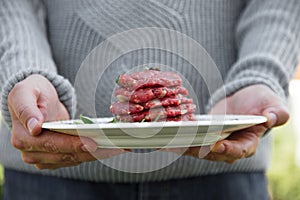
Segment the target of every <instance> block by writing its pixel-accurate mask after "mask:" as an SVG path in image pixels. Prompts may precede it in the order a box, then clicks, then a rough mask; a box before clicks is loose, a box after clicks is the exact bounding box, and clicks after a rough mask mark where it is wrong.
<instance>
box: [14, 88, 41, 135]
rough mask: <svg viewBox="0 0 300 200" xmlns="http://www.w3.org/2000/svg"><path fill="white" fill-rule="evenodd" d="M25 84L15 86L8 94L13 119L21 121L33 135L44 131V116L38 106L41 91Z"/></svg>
mask: <svg viewBox="0 0 300 200" xmlns="http://www.w3.org/2000/svg"><path fill="white" fill-rule="evenodd" d="M24 87H25V86H17V87H16V86H15V87H14V88H13V90H12V91H11V92H10V94H9V96H8V106H9V109H10V111H11V116H12V120H13V121H14V120H17V121H20V122H21V123H22V124H23V126H24V127H25V129H27V130H28V132H29V133H30V134H31V135H38V134H40V133H41V131H42V124H43V122H44V116H43V114H42V113H41V111H40V109H39V107H38V103H37V101H38V97H39V92H38V91H35V90H34V89H32V90H28V88H24Z"/></svg>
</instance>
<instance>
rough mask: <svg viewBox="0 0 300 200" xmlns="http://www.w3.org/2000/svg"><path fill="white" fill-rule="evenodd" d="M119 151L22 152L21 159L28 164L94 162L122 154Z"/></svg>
mask: <svg viewBox="0 0 300 200" xmlns="http://www.w3.org/2000/svg"><path fill="white" fill-rule="evenodd" d="M124 152H125V151H124V150H121V149H98V150H97V151H96V152H94V153H92V154H90V153H57V154H54V153H45V152H22V159H23V161H24V162H25V163H28V164H60V163H81V162H90V161H94V160H97V159H99V160H102V159H106V158H111V157H113V156H115V155H119V154H121V153H124Z"/></svg>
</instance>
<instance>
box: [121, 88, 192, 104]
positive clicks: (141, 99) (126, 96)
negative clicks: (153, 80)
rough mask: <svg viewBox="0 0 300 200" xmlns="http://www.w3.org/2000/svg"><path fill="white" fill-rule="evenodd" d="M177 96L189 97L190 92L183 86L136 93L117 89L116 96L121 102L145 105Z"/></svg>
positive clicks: (139, 90) (149, 89) (136, 91)
mask: <svg viewBox="0 0 300 200" xmlns="http://www.w3.org/2000/svg"><path fill="white" fill-rule="evenodd" d="M176 94H182V95H185V96H187V95H188V90H187V89H186V88H184V87H182V86H176V87H172V88H167V87H156V88H142V89H138V90H134V91H130V90H128V89H126V88H117V89H116V90H115V96H116V97H117V98H118V100H119V101H121V102H123V101H130V102H132V103H145V102H148V101H150V100H152V99H156V98H159V99H160V98H164V97H170V96H174V95H176Z"/></svg>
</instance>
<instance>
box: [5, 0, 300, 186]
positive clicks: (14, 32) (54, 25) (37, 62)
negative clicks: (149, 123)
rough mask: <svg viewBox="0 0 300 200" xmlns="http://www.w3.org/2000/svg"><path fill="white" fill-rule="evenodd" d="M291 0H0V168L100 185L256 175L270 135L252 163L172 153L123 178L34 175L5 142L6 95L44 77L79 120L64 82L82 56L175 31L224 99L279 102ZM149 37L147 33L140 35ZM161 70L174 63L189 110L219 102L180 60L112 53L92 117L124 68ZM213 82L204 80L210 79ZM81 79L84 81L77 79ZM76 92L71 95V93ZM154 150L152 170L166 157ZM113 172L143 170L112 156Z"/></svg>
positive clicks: (294, 7) (104, 112) (294, 15)
mask: <svg viewBox="0 0 300 200" xmlns="http://www.w3.org/2000/svg"><path fill="white" fill-rule="evenodd" d="M299 19H300V2H299V1H298V0H145V1H144V0H110V1H108V0H72V1H71V0H44V1H39V0H0V87H1V112H2V118H3V121H4V122H3V123H2V126H1V134H0V145H1V146H0V148H1V150H0V161H1V163H2V165H4V166H5V167H7V168H12V169H16V170H21V171H26V172H31V173H39V174H47V175H53V176H58V177H65V178H74V179H81V180H89V181H104V182H106V181H107V182H145V181H160V180H168V179H177V178H185V177H195V176H203V175H209V174H217V173H227V172H254V171H264V170H266V168H267V166H268V162H269V158H270V151H271V137H270V135H268V136H266V137H264V138H262V140H261V142H260V145H259V148H258V150H257V152H256V154H255V155H254V156H252V157H251V158H247V159H241V160H239V161H238V162H236V163H235V164H226V163H222V162H211V161H206V160H202V159H196V158H191V157H187V156H182V157H181V158H180V159H178V160H177V161H176V162H174V163H172V164H171V165H169V166H167V167H165V168H163V169H160V170H157V171H153V172H149V173H125V172H121V171H117V170H114V169H111V168H110V167H107V166H105V165H103V164H102V163H101V162H97V161H95V162H89V163H83V164H81V165H79V166H76V167H69V168H62V169H58V170H44V171H38V170H36V169H35V168H34V167H33V166H31V165H27V164H25V163H23V161H22V159H21V157H20V153H19V152H18V151H17V150H16V149H14V148H13V147H12V146H11V144H10V127H11V119H10V114H9V112H8V106H7V96H8V94H9V92H10V90H11V89H12V88H13V86H14V85H15V84H16V83H17V82H20V81H22V80H24V79H25V78H26V77H27V76H29V75H30V74H34V73H38V74H42V75H44V76H45V77H46V78H48V79H49V80H50V81H51V83H52V84H53V85H54V87H55V88H56V90H57V92H58V95H59V98H60V100H61V101H62V102H63V103H64V105H65V106H66V107H67V109H68V111H69V112H70V114H71V115H72V116H75V117H76V116H78V114H80V113H85V110H84V108H83V107H82V105H80V104H77V111H76V109H75V107H74V106H73V105H75V104H74V102H75V92H76V91H75V90H74V88H73V84H74V81H75V77H76V73H77V70H78V69H79V67H80V65H81V63H82V62H83V60H84V59H85V57H86V56H87V55H88V54H89V53H90V52H91V51H92V50H93V48H94V47H96V46H97V45H98V44H100V43H101V42H102V41H104V40H105V39H107V38H108V37H110V36H112V35H114V34H116V33H121V32H123V31H126V30H130V29H134V28H143V27H159V28H167V29H171V30H176V31H178V32H181V33H183V34H185V35H187V36H189V37H191V38H192V39H194V40H195V41H197V42H198V43H199V44H201V45H202V46H203V47H204V48H205V49H206V51H207V52H208V53H209V55H210V56H211V58H212V59H213V60H214V62H215V63H216V65H217V67H218V69H219V71H220V73H221V75H222V78H223V79H224V82H225V89H226V95H231V94H233V93H234V92H236V91H237V90H239V89H241V88H243V87H246V86H249V85H252V84H259V83H260V84H265V85H267V86H269V87H270V88H271V89H273V90H274V91H275V92H276V93H277V94H278V95H280V96H281V97H283V98H285V97H287V95H288V82H289V80H290V79H291V77H292V75H293V72H294V68H295V67H296V63H297V60H298V53H299V44H300V41H299V34H300V23H299ZM143 37H145V38H147V37H151V34H149V35H145V36H143ZM144 63H162V64H165V65H168V66H177V67H176V70H178V71H180V72H181V73H182V74H183V75H184V76H185V78H186V79H187V80H189V81H190V83H191V85H192V87H193V88H194V90H195V93H196V95H197V96H198V97H199V99H201V103H200V105H199V109H200V112H201V113H204V112H205V106H207V105H209V103H212V104H213V103H215V102H217V101H218V100H220V99H221V98H223V97H224V94H223V93H222V92H221V90H220V89H217V88H216V89H215V91H214V93H213V95H209V94H208V91H207V88H206V86H205V84H204V82H203V80H202V79H201V77H197V76H195V74H196V73H194V72H193V70H192V68H191V67H189V63H188V62H187V61H185V60H184V59H180V58H178V57H176V56H175V55H172V54H171V53H169V52H163V51H159V50H155V49H144V50H138V51H135V52H131V53H128V54H126V55H123V56H121V57H120V58H119V59H117V60H116V61H115V62H113V63H112V64H111V66H110V67H109V68H108V69H107V70H106V72H105V76H104V78H103V79H101V81H100V83H99V85H98V87H97V95H96V108H97V114H98V116H99V117H102V116H108V115H109V104H110V102H111V100H110V97H111V94H112V91H113V87H114V85H113V84H111V83H112V82H114V80H115V77H116V76H117V75H118V74H119V73H121V72H125V71H127V70H129V69H130V68H131V67H132V66H137V65H140V64H144ZM212 77H213V76H212ZM87 78H88V77H87ZM77 95H78V94H77ZM173 156H174V155H173V154H172V153H161V154H159V156H157V157H156V158H155V159H153V160H152V161H151V163H153V165H156V164H159V163H160V162H162V161H165V160H167V159H170V158H172V157H173ZM107 162H110V163H114V164H116V165H128V166H129V167H130V166H131V167H134V164H140V165H141V166H142V165H143V163H144V160H143V159H142V158H140V159H139V160H135V161H132V160H130V159H128V158H127V155H126V154H124V155H120V156H116V157H113V158H111V159H109V160H108V161H107Z"/></svg>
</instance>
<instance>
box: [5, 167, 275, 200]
mask: <svg viewBox="0 0 300 200" xmlns="http://www.w3.org/2000/svg"><path fill="white" fill-rule="evenodd" d="M3 192H4V198H3V200H96V199H97V200H102V199H113V200H118V199H126V200H127V199H128V200H148V199H155V200H159V199H162V200H168V199H172V200H177V199H178V200H179V199H189V200H193V199H204V200H207V199H208V200H210V199H212V200H214V199H216V200H223V199H224V200H248V199H249V200H253V199H255V200H267V199H270V197H269V194H268V190H267V179H266V176H265V174H264V173H263V172H261V173H230V174H229V173H228V174H219V175H211V176H202V177H195V178H189V179H179V180H170V181H164V182H149V183H94V182H85V181H77V180H70V179H61V178H56V177H51V176H42V175H36V174H28V173H23V172H17V171H13V170H7V169H6V170H5V183H4V188H3Z"/></svg>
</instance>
